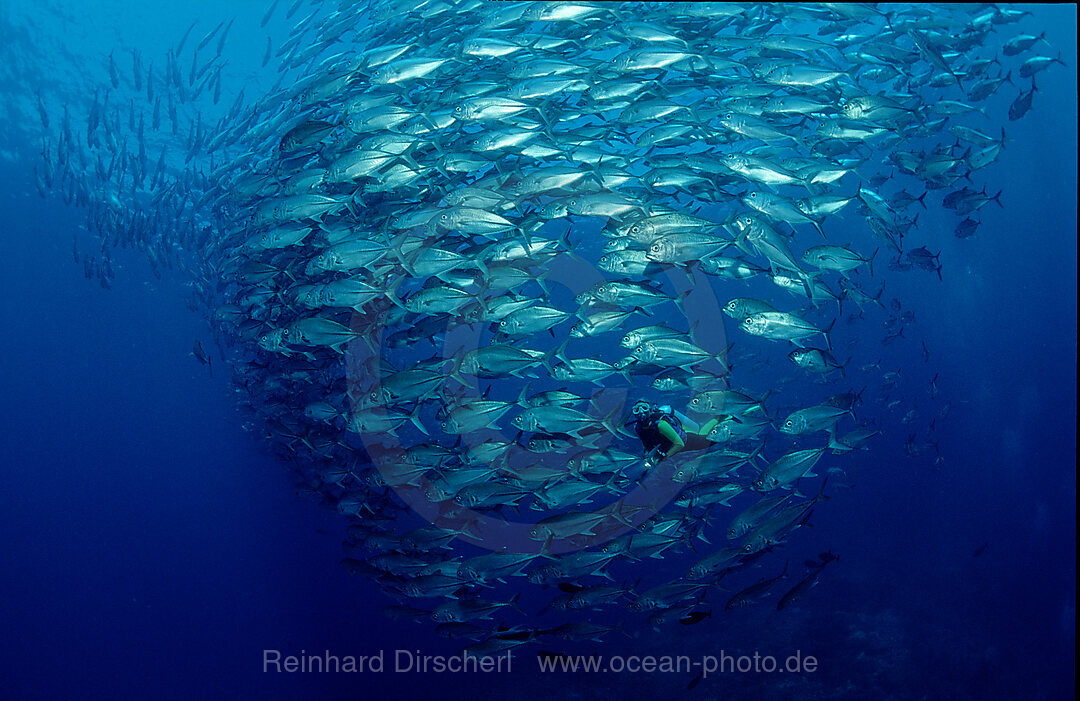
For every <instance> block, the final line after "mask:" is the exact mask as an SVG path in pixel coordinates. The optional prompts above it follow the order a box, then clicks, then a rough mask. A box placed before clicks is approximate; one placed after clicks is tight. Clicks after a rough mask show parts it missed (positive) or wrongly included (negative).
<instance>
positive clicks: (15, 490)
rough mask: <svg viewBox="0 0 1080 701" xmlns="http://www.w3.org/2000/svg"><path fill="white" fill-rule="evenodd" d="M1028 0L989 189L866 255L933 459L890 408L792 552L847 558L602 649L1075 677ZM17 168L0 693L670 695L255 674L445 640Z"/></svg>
mask: <svg viewBox="0 0 1080 701" xmlns="http://www.w3.org/2000/svg"><path fill="white" fill-rule="evenodd" d="M244 7H245V8H246V9H247V10H250V8H248V6H244ZM261 11H262V8H261V7H257V8H255V9H254V15H255V16H256V17H258V16H261ZM280 12H281V8H279V13H280ZM1039 12H1040V15H1042V16H1045V17H1046V18H1047V20H1046V21H1044V20H1043V19H1042V17H1040V18H1039V21H1037V22H1030V23H1029V24H1025V25H1023V26H1024V27H1029V28H1036V27H1038V28H1041V27H1047V28H1049V30H1050V32H1049V38H1050V40H1051V41H1052V42H1053V44H1054V46H1055V47H1056V48H1057V49H1061V50H1062V51H1063V56H1064V58H1065V60H1066V62H1067V63H1068V64H1069V65H1068V67H1067V68H1062V67H1060V66H1055V67H1054V68H1052V69H1051V70H1050V71H1048V72H1047V73H1045V74H1043V75H1042V76H1040V82H1039V86H1040V93H1039V95H1037V96H1036V100H1035V107H1034V109H1033V110H1032V112H1031V113H1030V114H1029V115H1028V116H1027V117H1026V118H1025V119H1024V120H1022V121H1020V122H1018V123H1010V124H1007V125H1006V126H1007V129H1008V131H1009V136H1010V141H1009V144H1008V146H1007V148H1006V150H1005V152H1004V153H1003V154H1002V157H1001V159H1000V160H999V162H998V163H996V164H994V165H993V166H991V167H989V168H987V169H986V173H985V174H984V175H983V176H981V177H982V179H983V181H988V182H990V183H992V184H993V185H992V189H993V190H996V188H997V186H1000V187H1003V188H1005V194H1004V195H1003V198H1002V199H1003V202H1004V204H1005V207H1004V208H1003V209H998V208H997V206H996V205H989V206H988V207H987V208H986V209H984V210H983V212H982V214H983V217H982V218H983V225H982V227H981V228H980V230H979V232H978V234H977V236H976V237H975V238H973V239H969V240H963V241H961V240H957V239H954V238H953V237H952V236H951V234H949V232H950V231H951V227H952V226H953V225H954V221H953V219H951V215H950V217H946V216H943V215H942V216H935V215H933V213H928V214H927V215H924V217H923V218H922V219H920V222H921V224H922V226H923V227H940V231H937V232H936V233H937V234H939V235H938V236H935V237H934V238H933V240H934V241H941V242H943V244H944V252H943V253H942V257H941V260H942V263H943V265H944V281H943V282H941V283H939V282H938V281H937V280H936V278H934V277H933V276H932V275H929V274H923V273H922V272H921V271H915V272H913V273H909V274H907V275H906V276H905V275H897V274H895V273H890V274H889V277H888V279H889V283H888V284H889V288H888V290H889V292H888V295H889V296H890V297H891V296H895V297H898V298H900V299H902V300H903V302H904V305H905V308H909V309H912V310H914V311H916V313H917V317H918V322H917V324H916V326H915V330H916V331H917V333H915V334H912V335H914V336H915V337H921V338H923V339H925V341H926V343H927V345H928V346H929V347H930V348H931V349H932V351H933V360H932V362H931V366H932V368H933V370H934V371H935V372H939V373H940V377H941V379H940V381H939V385H940V388H941V398H940V400H939V402H938V403H937V404H936V405H935V406H939V405H940V404H941V402H942V401H944V400H950V401H951V402H952V412H951V414H950V416H949V418H948V420H947V421H946V422H943V424H942V428H941V430H940V432H939V433H940V436H941V438H942V452H943V454H944V455H945V456H946V467H945V468H944V469H942V470H939V471H934V470H932V469H931V468H930V465H929V462H928V461H927V460H912V459H909V458H907V457H906V456H905V455H904V453H903V448H902V438H903V429H898V430H897V431H896V435H895V436H894V437H893V439H892V440H890V441H883V442H881V443H879V444H876V445H875V449H874V451H873V452H871V453H860V454H857V455H855V456H853V457H852V458H851V459H852V460H853V461H859V465H858V466H859V468H860V472H859V479H858V481H857V485H856V486H855V487H854V488H853V489H850V490H837V491H836V492H834V494H833V497H834V498H833V499H832V500H831V501H830V502H829V503H827V504H825V505H824V506H823V507H822V508H819V509H818V512H817V514H816V515H815V526H814V529H813V532H812V533H800V534H798V537H799V538H800V539H805V540H803V541H802V543H803V544H804V545H805V547H804V548H803V550H806V551H809V552H813V551H816V550H817V549H826V548H832V549H833V550H834V551H836V552H838V553H840V554H841V558H842V559H841V562H840V563H839V564H837V565H836V566H834V567H832V569H831V570H830V571H829V573H828V577H827V578H826V579H824V580H823V582H822V584H821V585H820V586H819V587H818V588H816V589H815V590H814V592H813V594H812V596H811V597H809V598H808V599H807V600H806V601H805V602H804V604H803V605H801V606H800V607H797V608H795V609H791V610H787V611H784V612H777V611H776V610H775V607H774V606H773V605H771V604H766V605H762V606H759V607H756V608H751V609H747V610H745V611H743V612H739V613H738V614H737V615H734V616H731V617H729V618H720V617H719V612H718V620H716V621H714V622H706V623H705V624H702V625H700V626H696V627H693V628H686V629H678V630H674V631H670V632H667V633H663V634H660V635H657V636H647V637H646V638H643V639H639V640H632V639H628V638H620V637H615V638H611V639H609V640H608V642H607V643H605V645H604V646H603V649H604V650H606V651H607V652H621V653H624V654H634V653H640V652H641V651H643V650H650V651H654V652H669V653H676V652H686V651H692V652H708V651H715V650H718V649H719V648H721V647H723V648H725V649H727V650H729V651H731V650H738V651H740V652H752V651H753V650H755V649H760V650H762V651H763V652H771V653H774V654H786V653H787V652H788V651H789V650H791V649H794V648H801V649H803V650H805V651H807V652H808V653H812V654H815V655H817V656H818V657H819V659H821V660H822V662H823V664H822V667H823V669H822V672H821V673H820V675H819V676H818V677H816V678H814V677H812V676H810V675H808V677H807V678H806V679H803V680H800V682H799V683H798V684H797V685H796V693H798V694H799V695H801V696H804V697H805V696H810V695H813V694H822V696H823V697H827V696H830V695H835V690H836V689H838V688H842V687H843V686H844V685H845V683H846V681H847V680H851V682H852V683H853V684H855V685H856V687H857V688H859V689H872V690H877V691H880V692H882V693H886V692H887V693H892V694H893V695H894V696H895V697H896V698H919V697H920V696H922V695H923V694H924V693H926V694H929V695H930V696H931V697H934V696H937V695H939V693H942V690H946V691H945V692H944V693H947V694H961V695H964V696H969V697H971V698H1007V697H1010V696H1013V695H1023V696H1025V697H1027V696H1029V695H1030V697H1031V698H1062V697H1066V695H1067V694H1068V693H1069V691H1070V690H1071V689H1072V686H1073V684H1074V671H1073V667H1072V660H1073V651H1074V648H1075V593H1074V592H1075V582H1076V578H1075V554H1074V553H1075V524H1076V521H1075V470H1074V465H1075V457H1076V432H1075V421H1076V293H1077V287H1076V186H1077V185H1076V87H1075V85H1076V83H1075V75H1076V73H1075V65H1076V43H1075V42H1076V31H1075V30H1076V14H1075V8H1064V9H1054V10H1050V9H1048V8H1040V9H1039ZM256 21H257V20H256ZM186 26H187V22H186V21H185V22H181V23H179V24H178V25H176V26H174V27H171V28H170V31H169V32H168V33H167V34H168V36H170V37H177V36H179V34H180V33H181V32H182V31H183V29H184V28H185V27H186ZM193 38H195V39H197V38H198V37H197V36H194V37H193ZM259 56H260V57H261V47H260V49H259ZM40 79H41V80H42V81H43V82H48V81H52V80H55V79H56V77H55V76H41V77H40ZM26 80H27V81H31V82H32V81H33V80H34V78H33V77H27V78H26ZM11 87H12V90H13V91H14V90H18V89H25V88H26V87H27V86H26V85H12V86H11ZM1011 89H1012V88H1009V90H1011ZM0 138H3V137H2V136H0ZM5 147H10V145H5ZM31 167H32V165H31V163H30V162H28V161H26V160H20V159H18V158H11V159H7V160H4V161H0V207H2V211H3V213H4V218H5V225H4V228H3V230H2V232H0V329H2V331H0V352H2V356H0V357H2V362H0V398H2V399H3V401H2V402H0V426H2V427H3V429H4V430H3V435H4V438H5V441H4V446H3V448H4V449H3V458H2V459H0V464H2V468H0V480H2V481H0V533H3V534H4V535H5V538H4V544H5V547H4V548H2V549H0V621H2V623H0V627H2V633H0V645H2V648H0V696H2V697H3V698H11V699H56V698H91V697H98V698H104V697H113V698H145V697H147V696H153V697H155V698H159V699H172V698H175V699H190V698H192V697H193V696H195V695H202V696H204V697H207V698H274V699H277V698H281V699H286V698H300V697H303V698H367V697H370V696H371V695H372V694H373V693H392V694H394V695H395V696H397V697H399V698H421V697H429V696H430V697H440V698H471V697H473V696H474V694H476V693H477V690H480V691H486V692H488V693H492V694H494V693H500V694H502V695H505V696H509V697H526V696H527V695H529V694H530V693H535V694H536V695H537V696H540V695H543V694H546V693H556V692H558V693H570V692H579V693H580V694H581V695H582V696H583V697H585V698H590V697H593V696H594V695H597V694H599V693H600V691H601V690H603V689H606V688H613V689H614V690H615V692H616V693H619V694H620V695H622V696H624V697H626V698H644V697H647V696H649V695H650V694H665V695H667V694H674V693H677V692H681V690H682V689H683V688H684V686H685V683H686V681H688V679H686V678H682V677H679V678H670V677H668V678H665V677H663V676H661V675H652V676H648V677H645V678H643V677H637V678H630V677H629V676H624V677H620V678H612V677H610V676H608V677H604V678H587V677H583V676H578V677H567V676H561V677H552V678H547V679H542V678H539V677H538V676H537V675H536V674H535V673H534V672H533V671H532V670H531V664H532V663H531V660H530V659H528V656H527V655H523V657H522V659H521V660H519V661H518V664H519V667H518V668H517V669H516V670H515V673H514V675H512V676H503V677H490V678H477V677H469V678H467V679H448V678H446V677H438V676H433V675H432V676H416V675H397V676H395V675H393V674H392V673H387V674H384V675H383V676H382V677H374V676H369V677H364V678H349V677H344V676H318V675H295V676H291V677H290V676H270V677H268V676H266V675H263V674H261V673H260V671H259V663H260V659H261V651H262V650H263V649H264V648H280V649H283V650H286V651H290V652H297V651H299V650H301V649H306V650H308V651H321V650H323V649H332V650H335V651H340V652H341V653H343V654H350V653H351V654H368V653H371V652H374V651H376V650H378V649H380V648H383V649H387V650H393V649H395V648H421V649H423V650H424V651H425V652H427V653H430V654H436V653H439V652H451V651H453V650H455V649H456V647H455V646H453V645H448V644H446V643H445V641H442V640H441V639H438V638H435V637H434V636H433V635H432V634H431V628H430V626H422V627H421V626H414V625H412V624H409V623H392V622H390V621H388V620H387V619H385V618H384V617H383V616H382V615H381V613H380V612H379V611H380V609H381V608H382V606H384V605H385V604H387V603H391V602H390V601H389V600H388V599H386V598H385V597H383V596H382V595H381V594H380V593H379V592H378V591H377V589H376V588H375V587H374V586H372V585H369V584H367V583H366V582H365V581H363V580H361V579H357V578H351V577H349V576H348V575H347V574H346V573H345V572H344V571H343V570H342V569H341V568H340V566H339V565H338V560H339V559H340V557H341V549H340V544H339V543H340V535H341V531H342V529H343V525H344V522H343V521H342V520H341V519H340V518H338V517H337V516H336V515H334V514H332V513H327V512H326V511H324V510H322V509H320V508H319V507H317V506H316V505H315V504H313V503H310V502H308V501H305V500H302V499H301V498H299V497H298V496H296V494H295V493H294V488H293V484H292V480H291V478H290V476H289V474H288V472H287V470H286V468H285V467H284V466H282V465H281V464H279V463H277V462H276V461H275V459H274V458H273V457H272V456H270V455H269V454H267V453H265V452H264V451H263V450H262V449H261V448H260V446H259V444H258V442H257V440H256V439H255V437H254V436H253V434H250V433H248V432H245V431H243V430H242V428H241V418H240V417H239V415H238V413H237V412H236V410H235V409H234V407H233V394H232V390H231V389H230V387H229V386H228V383H227V380H226V376H227V373H226V372H225V370H226V368H225V367H224V364H221V363H220V358H215V360H216V361H218V363H219V364H218V367H217V368H216V372H215V376H214V377H213V378H211V377H209V375H208V373H207V372H206V369H205V368H204V367H202V366H200V365H199V364H198V363H197V362H196V361H195V359H194V358H193V357H192V356H191V355H190V354H189V351H190V348H191V345H192V342H193V340H194V339H196V338H201V339H203V342H204V344H207V347H208V348H210V346H211V344H209V342H208V341H209V333H208V331H207V328H206V326H205V324H204V322H203V321H202V320H201V319H200V318H199V317H198V316H197V315H196V314H195V313H194V312H192V311H190V310H189V309H188V308H187V306H186V304H185V298H186V296H187V292H188V291H187V289H186V287H185V280H183V278H182V276H181V275H179V274H178V273H169V274H167V275H166V276H165V277H164V279H162V280H160V281H158V280H156V279H155V278H154V277H153V276H152V275H151V273H150V270H149V268H148V267H147V266H146V264H145V263H144V262H143V261H142V258H141V257H140V255H138V254H136V253H133V252H131V251H120V252H118V253H117V254H116V260H117V263H118V267H119V269H120V270H119V274H118V276H117V280H116V282H115V284H114V289H113V290H112V291H110V292H105V291H103V290H101V289H100V288H99V287H98V286H97V284H96V282H94V281H90V280H86V279H84V278H83V276H82V274H81V268H80V267H79V266H75V265H74V264H73V263H72V261H71V253H70V248H71V235H72V232H73V231H74V230H76V229H77V228H78V227H79V226H80V223H81V221H82V213H81V212H78V211H74V210H71V209H67V208H64V207H62V206H58V203H57V202H55V201H52V200H50V201H49V203H48V204H46V203H45V201H43V200H41V199H39V198H38V197H37V195H36V194H34V188H33V185H32V180H31V179H30V168H31ZM924 231H930V229H929V228H928V229H924ZM942 232H943V233H942ZM82 236H83V237H84V238H85V233H83V234H82ZM913 236H914V235H913ZM918 242H919V241H918V240H917V239H916V240H915V245H917V244H918ZM931 248H932V249H934V250H936V248H937V246H936V245H932V246H931ZM909 333H910V332H909ZM733 338H736V339H737V338H738V337H735V336H733ZM866 342H867V343H875V344H876V343H877V337H874V338H873V339H869V340H868V341H866ZM884 352H885V353H886V357H887V358H888V359H889V362H888V363H886V364H887V365H889V366H890V367H892V366H904V367H908V366H911V367H915V366H920V365H921V363H922V361H921V355H920V352H919V350H918V346H917V344H914V343H911V344H908V345H901V346H900V347H890V348H889V349H888V350H887V351H884ZM215 355H216V353H215ZM886 369H888V368H886ZM922 401H923V402H924V405H925V400H922ZM917 403H918V402H916V404H917ZM847 466H848V464H845V467H847ZM984 542H988V543H989V546H988V547H987V549H986V551H985V553H983V554H982V555H981V557H979V558H973V557H972V552H973V551H974V550H975V549H976V548H977V547H978V546H979V545H981V544H982V543H984ZM798 552H799V553H800V556H801V553H802V551H801V550H800V551H798ZM580 647H581V649H588V646H580ZM463 684H467V685H472V686H465V685H463ZM527 689H528V690H531V692H529V691H526V690H527ZM767 691H771V692H772V693H775V694H776V697H777V698H790V697H791V692H790V690H786V689H783V688H781V687H780V685H779V684H777V683H776V682H775V681H770V680H768V679H765V678H761V677H751V678H749V679H719V680H715V681H714V680H707V681H706V682H705V683H704V684H702V686H700V687H698V688H697V689H696V690H695V691H694V692H693V693H694V694H697V695H699V696H700V697H701V698H707V697H709V695H720V694H723V693H728V692H730V693H734V694H736V695H738V694H739V693H743V694H749V693H753V694H755V695H757V696H758V697H762V696H763V695H764V694H765V693H766V692H767ZM853 698H857V696H853Z"/></svg>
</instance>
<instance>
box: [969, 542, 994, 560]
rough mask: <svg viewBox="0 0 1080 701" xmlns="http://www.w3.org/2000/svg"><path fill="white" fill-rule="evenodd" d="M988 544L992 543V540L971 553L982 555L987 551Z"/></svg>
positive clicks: (972, 554)
mask: <svg viewBox="0 0 1080 701" xmlns="http://www.w3.org/2000/svg"><path fill="white" fill-rule="evenodd" d="M988 545H990V541H987V542H985V543H983V544H982V545H980V546H979V547H977V548H975V552H973V553H971V556H972V557H978V556H979V555H982V554H983V553H984V552H986V546H988Z"/></svg>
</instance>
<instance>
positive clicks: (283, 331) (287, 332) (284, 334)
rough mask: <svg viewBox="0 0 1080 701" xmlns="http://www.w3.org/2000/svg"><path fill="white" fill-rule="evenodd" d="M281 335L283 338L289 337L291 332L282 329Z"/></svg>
mask: <svg viewBox="0 0 1080 701" xmlns="http://www.w3.org/2000/svg"><path fill="white" fill-rule="evenodd" d="M281 335H282V336H288V335H289V330H288V329H282V330H281Z"/></svg>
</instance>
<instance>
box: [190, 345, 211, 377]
mask: <svg viewBox="0 0 1080 701" xmlns="http://www.w3.org/2000/svg"><path fill="white" fill-rule="evenodd" d="M191 354H192V355H193V356H195V357H196V358H198V359H199V362H200V363H202V364H203V365H205V366H206V367H208V368H210V377H213V376H214V366H213V365H212V364H211V363H210V356H209V355H207V353H206V351H205V350H204V349H203V347H202V343H200V342H199V340H198V339H195V345H194V346H193V347H192V349H191Z"/></svg>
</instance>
